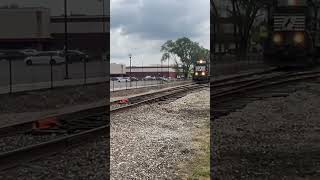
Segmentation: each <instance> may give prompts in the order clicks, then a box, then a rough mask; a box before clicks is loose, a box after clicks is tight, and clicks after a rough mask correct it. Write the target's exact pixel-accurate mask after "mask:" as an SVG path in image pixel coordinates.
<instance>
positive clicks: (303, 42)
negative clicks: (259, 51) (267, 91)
mask: <svg viewBox="0 0 320 180" xmlns="http://www.w3.org/2000/svg"><path fill="white" fill-rule="evenodd" d="M313 14H314V12H313V11H312V8H310V7H309V6H308V3H307V1H306V0H278V1H277V4H276V5H275V6H274V7H273V8H271V9H270V11H269V26H270V27H269V36H268V38H267V40H266V42H265V45H264V61H265V62H266V63H267V64H269V65H273V66H305V65H307V66H308V65H314V64H317V62H318V56H319V55H318V49H319V48H318V47H319V42H318V41H319V39H318V34H319V33H318V32H317V31H318V21H315V20H314V19H315V18H314V17H313Z"/></svg>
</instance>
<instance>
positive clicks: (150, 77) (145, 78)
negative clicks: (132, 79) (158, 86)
mask: <svg viewBox="0 0 320 180" xmlns="http://www.w3.org/2000/svg"><path fill="white" fill-rule="evenodd" d="M143 80H146V81H147V80H156V77H152V76H146V77H144V78H143Z"/></svg>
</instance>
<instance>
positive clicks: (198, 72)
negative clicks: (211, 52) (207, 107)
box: [192, 60, 209, 82]
mask: <svg viewBox="0 0 320 180" xmlns="http://www.w3.org/2000/svg"><path fill="white" fill-rule="evenodd" d="M192 79H193V81H194V82H208V81H209V62H207V61H205V60H199V61H197V62H196V64H195V66H194V70H193V77H192Z"/></svg>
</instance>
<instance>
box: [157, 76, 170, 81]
mask: <svg viewBox="0 0 320 180" xmlns="http://www.w3.org/2000/svg"><path fill="white" fill-rule="evenodd" d="M159 80H161V81H169V79H167V78H165V77H160V78H159Z"/></svg>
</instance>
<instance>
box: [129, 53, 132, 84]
mask: <svg viewBox="0 0 320 180" xmlns="http://www.w3.org/2000/svg"><path fill="white" fill-rule="evenodd" d="M131 57H132V54H129V58H130V75H129V77H130V87H131Z"/></svg>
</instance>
